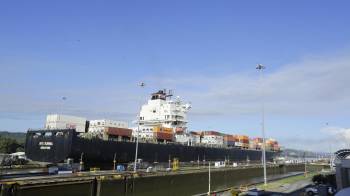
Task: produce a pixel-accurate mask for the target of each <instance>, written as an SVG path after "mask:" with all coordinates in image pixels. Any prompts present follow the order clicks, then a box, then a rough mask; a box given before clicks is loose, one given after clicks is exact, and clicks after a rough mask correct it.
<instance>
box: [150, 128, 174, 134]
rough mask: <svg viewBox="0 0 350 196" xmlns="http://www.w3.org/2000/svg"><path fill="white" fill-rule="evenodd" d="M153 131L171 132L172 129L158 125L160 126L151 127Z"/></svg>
mask: <svg viewBox="0 0 350 196" xmlns="http://www.w3.org/2000/svg"><path fill="white" fill-rule="evenodd" d="M153 131H154V132H165V133H173V129H172V128H167V127H160V126H155V127H153Z"/></svg>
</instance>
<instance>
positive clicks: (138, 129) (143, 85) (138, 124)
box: [134, 82, 145, 173]
mask: <svg viewBox="0 0 350 196" xmlns="http://www.w3.org/2000/svg"><path fill="white" fill-rule="evenodd" d="M140 87H141V88H143V87H145V83H143V82H141V83H140ZM141 107H142V106H141V104H140V112H141ZM140 112H139V114H138V115H137V133H136V149H135V163H134V172H135V173H136V169H137V166H136V164H137V152H138V148H139V132H140V120H141V119H140V118H141V116H140Z"/></svg>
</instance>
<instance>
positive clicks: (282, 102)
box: [0, 56, 350, 149]
mask: <svg viewBox="0 0 350 196" xmlns="http://www.w3.org/2000/svg"><path fill="white" fill-rule="evenodd" d="M266 66H267V69H266V70H265V76H264V100H265V103H266V115H267V118H268V119H270V120H272V119H273V118H274V117H284V118H286V117H288V118H289V119H290V120H289V122H288V123H286V125H283V126H293V128H294V129H295V130H296V131H297V129H299V127H302V126H303V125H298V124H296V123H295V122H294V120H295V119H296V118H301V117H302V118H305V119H306V120H307V119H310V118H314V119H315V118H317V117H319V116H322V117H325V118H327V116H332V117H333V118H334V117H335V118H336V117H342V116H346V115H350V110H349V109H348V108H350V101H349V100H348V99H349V97H350V85H349V84H350V77H349V76H350V56H336V57H332V58H328V57H318V58H308V59H304V60H302V61H300V62H297V63H292V64H288V65H281V66H274V65H268V64H266ZM217 69H220V66H217ZM136 80H138V79H135V78H132V81H118V80H117V79H114V80H111V81H109V83H108V84H107V83H106V84H104V83H103V86H101V83H97V84H95V85H94V86H86V87H79V88H78V87H74V86H73V87H69V89H50V88H47V89H45V94H43V93H42V90H40V89H39V90H37V91H35V90H34V89H31V88H29V89H27V87H21V88H16V87H14V88H8V90H7V91H8V92H9V93H6V94H5V95H2V96H0V118H2V117H4V116H8V114H10V115H9V116H13V118H16V114H20V113H23V114H26V113H27V114H30V115H32V114H33V115H34V114H40V115H42V114H44V113H47V112H50V111H56V110H57V109H58V108H60V107H62V108H61V109H62V110H64V111H65V112H67V113H71V114H75V115H83V116H86V117H89V116H91V117H96V118H101V117H115V118H122V119H125V120H129V121H131V120H132V119H133V118H134V117H135V116H136V113H137V110H138V104H139V102H140V101H139V100H141V97H143V98H142V100H143V101H144V102H145V101H146V99H147V98H148V94H149V93H151V92H153V91H156V90H157V89H159V88H168V89H174V91H175V95H180V96H181V97H182V98H183V99H185V100H187V101H190V102H192V105H193V108H192V110H191V112H190V116H192V117H195V118H192V119H193V120H196V121H198V122H197V123H191V124H200V123H204V124H205V123H209V124H208V125H206V126H210V124H211V122H208V119H210V120H211V121H218V119H230V118H231V119H234V118H239V117H240V116H254V115H255V116H258V115H259V113H260V98H261V96H260V85H259V75H258V73H257V71H256V70H255V67H254V65H252V66H251V68H250V69H249V70H248V71H247V70H243V71H239V72H233V73H232V72H231V73H222V74H220V75H218V74H216V75H211V74H210V73H208V74H207V75H203V72H201V73H200V74H199V73H198V74H196V73H194V72H191V73H182V72H180V70H179V72H177V73H164V74H163V75H162V77H157V76H156V75H147V76H145V77H144V78H143V81H144V82H146V84H147V86H146V89H144V90H143V91H142V92H141V90H140V89H138V88H137V81H136ZM140 80H142V79H140ZM5 92H6V91H5ZM62 95H64V96H67V97H68V101H67V103H65V106H59V103H58V102H59V97H60V96H62ZM124 116H125V118H123V117H124ZM126 116H127V117H126ZM201 119H206V120H201ZM230 123H231V122H227V124H230ZM254 123H255V124H258V122H254ZM230 126H232V130H235V125H234V124H233V125H230ZM258 126H259V125H256V126H255V129H256V127H258ZM279 126H280V127H278V128H279V129H280V130H282V129H283V128H284V127H282V125H279ZM247 127H249V126H247ZM191 128H192V129H196V127H191ZM218 129H220V127H219V128H218ZM276 130H277V128H276ZM268 131H269V130H268ZM303 131H305V128H304V130H303ZM309 131H310V132H313V133H314V134H315V140H313V141H310V140H305V139H302V138H299V139H298V138H295V139H296V141H300V142H294V144H298V145H299V146H300V147H301V148H307V146H310V143H311V142H312V143H318V144H319V143H321V142H322V141H326V140H325V138H320V136H318V134H319V133H320V132H319V127H315V129H313V130H309ZM346 133H347V132H346ZM341 134H345V132H344V131H343V132H339V133H337V134H336V135H341ZM269 135H270V136H272V137H275V135H276V137H277V136H278V135H281V133H277V132H269ZM280 138H282V137H280ZM337 138H338V136H337ZM344 138H345V139H346V141H350V137H348V136H347V135H346V137H345V136H344V137H339V139H344ZM277 139H278V138H277ZM289 141H291V140H288V139H286V140H285V145H288V143H289V144H293V141H291V142H289ZM320 141H321V142H320ZM334 142H336V141H334ZM314 145H316V144H314ZM320 145H321V144H320ZM320 145H319V146H320ZM319 146H318V147H317V145H316V146H314V147H313V148H314V149H318V148H319ZM327 146H328V145H327ZM323 149H325V148H324V147H323ZM326 149H328V147H326Z"/></svg>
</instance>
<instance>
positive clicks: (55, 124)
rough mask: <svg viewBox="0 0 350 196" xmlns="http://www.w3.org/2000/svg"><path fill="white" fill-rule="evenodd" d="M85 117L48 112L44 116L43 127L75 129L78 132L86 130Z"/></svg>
mask: <svg viewBox="0 0 350 196" xmlns="http://www.w3.org/2000/svg"><path fill="white" fill-rule="evenodd" d="M86 122H87V121H86V118H82V117H76V116H69V115H61V114H50V115H47V117H46V123H45V128H46V129H75V130H76V132H78V133H83V132H86V131H87V129H86V128H87V127H86Z"/></svg>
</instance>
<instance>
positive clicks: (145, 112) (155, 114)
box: [133, 90, 191, 143]
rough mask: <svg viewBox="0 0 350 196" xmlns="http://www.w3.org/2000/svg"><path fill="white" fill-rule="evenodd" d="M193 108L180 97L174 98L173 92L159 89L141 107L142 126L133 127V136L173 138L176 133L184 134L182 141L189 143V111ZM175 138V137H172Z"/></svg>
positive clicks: (152, 138) (160, 138)
mask: <svg viewBox="0 0 350 196" xmlns="http://www.w3.org/2000/svg"><path fill="white" fill-rule="evenodd" d="M190 108H191V105H190V104H189V103H183V101H182V100H181V99H180V97H176V98H175V99H172V93H171V91H169V92H168V93H167V92H166V90H159V91H158V92H156V93H153V94H152V95H151V98H150V99H149V100H148V101H147V103H146V104H144V105H143V106H142V107H141V110H140V115H139V118H140V119H139V120H140V126H139V127H134V128H133V130H134V131H133V137H137V130H138V129H139V132H138V137H139V138H140V139H141V140H157V139H158V140H163V139H165V140H173V139H176V138H179V137H175V136H174V134H175V133H179V134H182V136H183V137H181V136H180V137H181V139H180V138H179V140H181V143H188V142H189V141H188V140H189V138H186V136H187V135H188V134H186V129H187V112H188V111H189V109H190ZM170 138H173V139H170Z"/></svg>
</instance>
